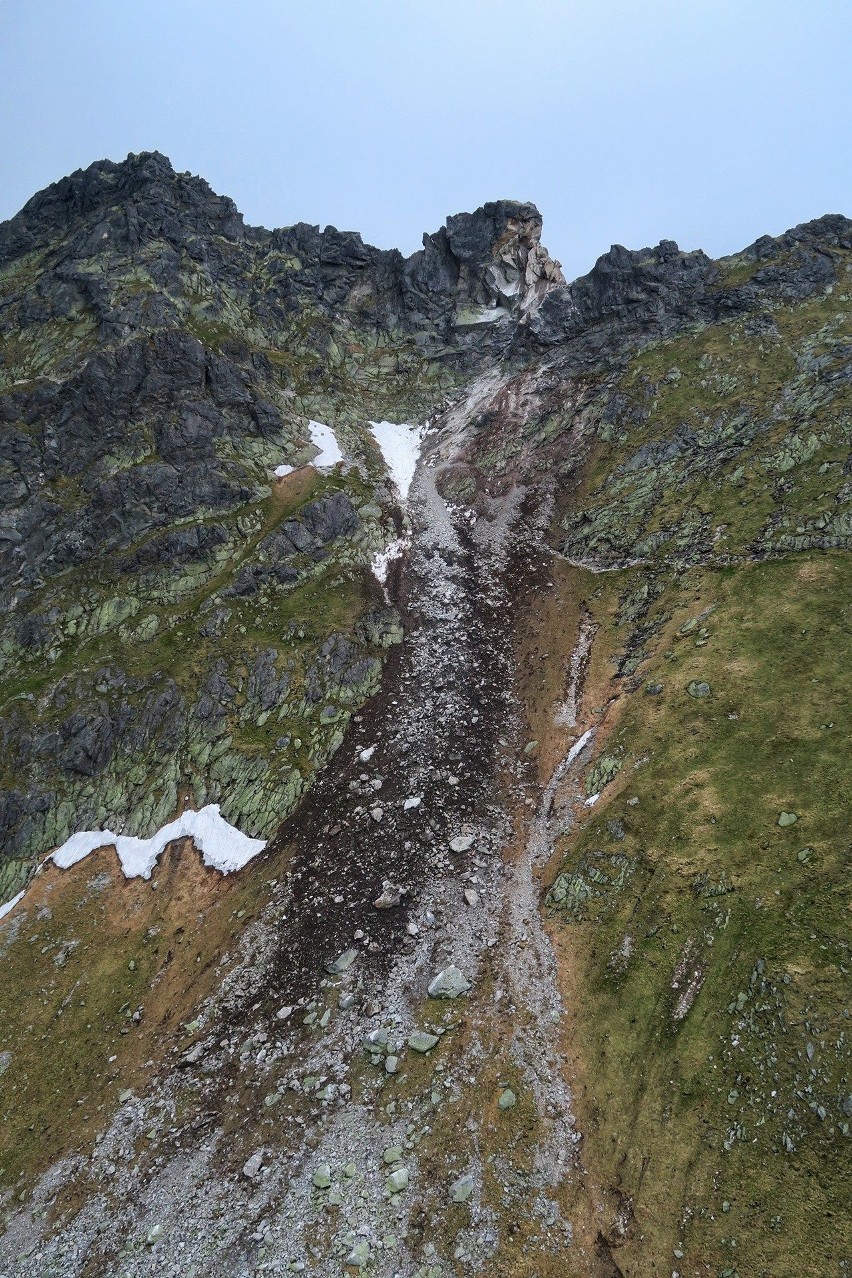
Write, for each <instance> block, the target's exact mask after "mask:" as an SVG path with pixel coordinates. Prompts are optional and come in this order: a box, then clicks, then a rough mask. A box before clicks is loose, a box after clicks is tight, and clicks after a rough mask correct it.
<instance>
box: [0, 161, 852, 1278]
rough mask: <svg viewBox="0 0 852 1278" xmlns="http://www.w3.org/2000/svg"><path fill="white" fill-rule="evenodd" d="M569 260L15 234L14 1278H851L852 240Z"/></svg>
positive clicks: (136, 177)
mask: <svg viewBox="0 0 852 1278" xmlns="http://www.w3.org/2000/svg"><path fill="white" fill-rule="evenodd" d="M540 232H541V219H540V217H539V215H538V213H537V211H536V210H535V208H534V207H533V206H532V205H525V204H518V203H514V202H510V201H500V202H498V203H495V204H490V205H486V206H485V207H484V208H483V209H481V210H478V211H477V212H476V213H474V214H461V215H459V216H457V217H453V218H450V219H449V220H448V222H447V225H446V226H445V227H444V228H443V229H442V230H441V231H440V232H438V233H437V234H436V235H432V236H426V237H424V248H423V250H422V251H421V252H420V253H418V254H415V255H414V256H413V257H412V258H409V259H407V260H405V259H403V258H402V257H401V256H400V255H399V254H397V253H394V252H381V251H379V250H375V249H372V248H369V247H368V246H365V245H364V244H363V243H362V242H361V240H360V238H359V237H358V236H356V235H353V234H350V233H339V232H337V231H335V230H333V229H332V228H327V229H326V230H325V231H324V232H319V231H318V230H317V229H316V228H312V227H307V226H303V225H302V226H297V227H293V228H289V229H287V230H282V231H274V232H267V231H262V230H258V229H255V228H246V227H244V225H243V223H242V220H241V218H240V217H239V214H238V213H237V212H236V210H235V208H234V206H233V205H232V204H231V202H230V201H228V200H225V199H222V198H221V197H218V196H216V195H214V194H213V193H212V192H211V191H210V189H209V188H208V187H207V186H206V184H205V183H203V182H202V181H200V180H199V179H196V178H191V177H189V176H188V175H178V174H175V173H174V172H173V171H172V170H171V168H170V166H169V164H168V162H167V161H166V160H164V159H163V158H162V157H160V156H157V155H142V156H131V157H129V158H128V160H127V161H126V162H125V163H124V164H118V165H114V164H109V163H106V162H104V163H100V164H97V165H93V166H92V167H91V168H90V169H88V170H86V171H85V172H82V173H78V174H75V175H73V176H72V177H71V178H68V179H64V180H63V181H62V182H60V183H58V184H57V185H56V186H54V187H51V188H49V189H48V190H47V191H45V192H42V193H41V194H39V195H37V196H35V197H34V198H33V200H31V201H30V203H29V204H28V205H27V206H26V207H25V209H24V210H22V212H21V213H20V214H19V215H18V216H17V217H16V218H14V219H13V220H12V221H11V222H8V223H6V224H5V225H4V226H3V227H0V278H2V300H0V413H2V423H3V425H2V432H0V441H2V442H0V449H2V469H0V475H2V486H3V487H2V491H3V497H4V502H3V514H2V522H1V523H0V535H2V538H3V553H2V555H0V572H2V574H3V581H4V584H5V588H6V591H7V596H8V598H9V600H10V606H9V607H8V608H7V610H6V612H5V614H4V619H3V621H2V635H0V652H2V662H3V665H2V674H0V679H2V684H1V685H0V724H2V730H3V741H4V751H3V764H2V775H0V831H2V844H0V847H2V861H1V862H0V885H2V889H3V896H4V897H5V898H6V899H11V898H17V899H15V902H14V904H13V905H12V906H11V908H8V910H7V912H6V913H5V916H4V917H3V918H2V920H0V963H2V964H3V967H4V971H5V973H6V976H7V979H6V981H5V982H4V987H3V994H2V997H0V1071H2V1073H0V1088H2V1090H3V1106H2V1110H3V1112H2V1120H3V1121H2V1125H0V1166H1V1167H2V1169H3V1170H2V1175H0V1194H2V1201H3V1205H4V1213H5V1219H6V1228H5V1234H4V1236H3V1238H2V1240H0V1273H2V1274H4V1275H5V1274H9V1275H11V1274H22V1275H42V1274H57V1275H72V1274H74V1275H77V1274H80V1275H83V1274H85V1275H95V1274H110V1275H124V1274H132V1275H136V1274H139V1275H141V1274H153V1273H156V1274H175V1275H177V1274H181V1275H183V1274H196V1275H198V1276H199V1278H200V1275H207V1274H220V1273H221V1274H255V1273H284V1272H311V1273H317V1274H337V1273H341V1272H345V1271H349V1272H356V1271H361V1272H365V1273H373V1274H376V1275H382V1276H384V1275H387V1276H388V1278H390V1276H391V1275H394V1274H417V1275H424V1276H425V1275H428V1278H438V1276H439V1275H443V1274H449V1273H453V1272H456V1273H469V1274H480V1273H483V1274H484V1273H494V1274H499V1275H504V1274H505V1275H509V1274H511V1275H516V1274H517V1275H523V1274H529V1275H532V1274H538V1275H546V1274H553V1275H555V1274H566V1273H567V1274H577V1275H596V1276H601V1278H613V1276H614V1275H618V1274H622V1275H631V1276H634V1275H635V1276H636V1278H639V1276H640V1275H642V1276H643V1278H644V1275H649V1274H666V1275H668V1274H672V1273H677V1274H678V1275H682V1276H683V1278H685V1276H686V1275H693V1274H695V1275H723V1274H724V1275H727V1276H728V1278H731V1276H732V1275H734V1274H740V1275H743V1276H744V1275H745V1274H752V1273H753V1274H765V1275H782V1274H793V1273H796V1274H805V1275H814V1276H816V1275H820V1276H821V1275H825V1274H830V1273H837V1274H842V1273H845V1272H846V1268H848V1267H849V1265H850V1264H852V1226H850V1219H849V1212H848V1203H847V1196H846V1195H845V1192H844V1183H845V1172H846V1167H847V1165H848V1140H849V1132H850V1122H852V1084H850V1078H849V1050H848V1030H847V1019H848V1009H847V1007H846V1006H845V1004H846V1002H847V1000H848V971H849V953H848V901H849V897H848V888H849V884H848V862H849V835H848V830H849V811H848V799H849V792H850V786H849V767H848V733H847V726H846V714H845V712H846V709H847V706H848V697H849V680H848V675H847V667H848V652H849V629H850V618H849V574H850V567H849V564H850V560H849V555H848V552H849V549H850V539H852V514H850V496H852V481H850V451H849V443H850V378H852V360H850V351H852V336H850V309H852V307H850V287H851V286H852V223H850V222H849V221H847V220H846V219H844V218H841V217H826V218H823V219H821V220H820V221H818V222H814V223H810V224H808V225H807V226H804V227H799V228H796V229H795V230H794V231H791V232H789V233H788V234H787V235H785V236H782V237H780V238H779V239H775V240H771V239H768V238H766V239H763V240H760V241H758V242H757V243H756V244H755V245H753V246H752V247H751V248H749V249H747V250H745V251H744V252H743V253H742V254H739V255H737V256H736V257H734V258H730V259H726V260H723V261H721V262H712V261H710V260H709V259H708V258H707V257H706V256H705V255H704V254H703V253H700V252H696V253H683V252H681V251H680V250H679V249H678V248H677V246H676V245H674V244H672V243H670V242H664V243H663V244H661V245H659V246H658V247H657V248H656V249H648V250H643V251H641V252H638V253H636V252H628V251H627V250H625V249H621V248H618V247H616V248H613V249H612V250H611V251H610V253H608V254H606V255H605V256H604V257H603V258H601V259H600V261H599V262H598V264H597V266H596V267H595V269H594V270H593V271H592V272H591V274H590V275H589V276H587V277H585V278H584V279H581V280H578V281H575V282H574V283H573V284H570V285H569V284H566V283H565V282H564V280H563V279H562V276H561V272H560V270H559V267H558V264H556V263H554V262H553V261H552V260H551V259H550V258H549V257H548V256H547V254H546V252H545V250H544V249H543V248H542V247H541V244H540ZM376 422H380V423H386V425H385V426H382V427H380V428H377V427H376V426H375V425H374V424H375V423H376ZM415 458H416V459H417V460H416V468H415V469H414V474H413V478H412V479H411V483H410V487H409V488H408V490H407V492H406V491H405V489H406V485H407V483H408V477H409V476H408V473H407V472H406V473H403V472H404V468H405V465H406V463H407V464H408V465H409V467H410V466H412V465H414V462H415ZM401 467H402V469H401ZM276 471H278V472H279V473H277V474H276ZM210 803H216V804H219V805H220V807H221V812H222V816H223V817H224V818H225V819H226V820H227V822H229V823H230V825H231V826H233V827H237V828H238V830H239V831H242V833H243V834H247V835H250V836H252V837H257V838H260V839H268V843H267V845H266V847H265V849H264V850H262V851H259V852H256V853H255V855H254V856H253V857H252V859H251V860H250V861H248V863H247V864H245V865H244V867H243V868H242V869H239V870H238V871H236V872H233V873H229V874H227V875H223V874H222V873H220V872H219V870H217V869H215V868H211V866H214V865H216V864H217V861H216V859H215V857H213V858H212V859H211V857H209V856H208V855H207V851H206V850H205V860H206V861H207V864H206V865H205V864H202V861H201V859H200V857H199V856H198V853H197V852H196V851H195V850H193V848H192V846H191V842H190V840H189V839H188V838H183V839H181V840H178V841H173V842H172V843H171V844H170V845H169V846H168V847H167V848H166V850H165V851H164V852H163V853H162V854H161V856H160V858H159V861H158V862H157V864H156V865H155V866H154V868H153V871H152V873H151V877H150V878H148V879H146V878H144V877H126V874H124V873H122V864H121V863H120V862H119V860H118V858H117V857H116V854H115V852H114V851H113V850H111V848H109V847H108V846H105V847H102V848H101V849H100V850H97V851H94V852H92V853H91V854H90V855H89V856H87V857H86V858H85V859H82V860H79V861H78V862H77V863H76V864H74V865H72V866H71V868H60V865H59V864H56V863H54V862H53V861H51V860H50V859H49V858H47V859H46V854H48V853H50V852H51V851H52V850H54V849H55V848H57V847H58V846H59V845H60V844H62V843H63V842H64V841H65V840H66V839H68V838H69V836H72V835H73V834H74V833H75V832H78V831H86V830H111V831H116V832H117V833H120V834H129V835H135V836H139V837H140V838H148V837H150V836H152V835H154V834H155V833H156V831H157V830H158V829H159V828H160V827H162V826H164V825H165V823H166V822H168V821H169V820H170V819H171V818H172V817H174V816H175V815H176V814H178V813H180V812H182V811H184V810H190V809H193V808H199V807H201V806H202V805H204V804H210ZM225 830H226V832H225V834H224V836H223V837H224V838H225V839H226V840H227V838H228V837H231V838H232V839H236V838H238V837H239V836H238V835H236V834H234V835H231V836H229V835H228V834H227V827H226V828H225ZM109 837H112V836H106V835H105V836H104V838H105V841H106V840H107V839H108V838H109ZM90 842H91V843H92V844H93V845H96V844H97V843H98V839H97V838H96V837H93V839H92V840H90ZM59 859H60V861H61V862H62V864H65V863H66V862H68V861H70V860H71V859H72V858H71V857H70V856H68V857H65V858H64V860H63V858H61V857H60V858H59ZM220 864H221V862H220ZM125 868H126V864H125ZM226 868H229V867H228V866H226Z"/></svg>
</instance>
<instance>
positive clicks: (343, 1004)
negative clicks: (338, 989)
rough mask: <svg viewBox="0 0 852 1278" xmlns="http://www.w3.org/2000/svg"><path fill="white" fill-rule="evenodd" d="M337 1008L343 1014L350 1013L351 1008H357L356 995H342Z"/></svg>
mask: <svg viewBox="0 0 852 1278" xmlns="http://www.w3.org/2000/svg"><path fill="white" fill-rule="evenodd" d="M337 1006H338V1007H339V1008H340V1010H341V1012H348V1011H349V1009H350V1007H354V1006H355V995H354V994H341V995H340V998H339V999H338V1000H337Z"/></svg>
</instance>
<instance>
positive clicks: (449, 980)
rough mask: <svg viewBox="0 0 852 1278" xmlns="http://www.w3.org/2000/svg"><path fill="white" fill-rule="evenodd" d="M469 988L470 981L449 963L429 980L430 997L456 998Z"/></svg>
mask: <svg viewBox="0 0 852 1278" xmlns="http://www.w3.org/2000/svg"><path fill="white" fill-rule="evenodd" d="M469 989H470V981H469V980H467V978H466V977H465V976H464V975H463V973H462V972H460V971H459V969H458V968H457V967H456V965H455V964H454V963H451V964H450V966H449V967H445V968H444V969H443V971H441V972H439V973H438V975H437V976H435V977H433V978H432V980H431V981H430V982H429V990H428V992H429V997H430V998H458V997H459V995H460V994H466V993H467V991H468V990H469Z"/></svg>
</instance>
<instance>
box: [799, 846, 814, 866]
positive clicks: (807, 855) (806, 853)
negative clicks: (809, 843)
mask: <svg viewBox="0 0 852 1278" xmlns="http://www.w3.org/2000/svg"><path fill="white" fill-rule="evenodd" d="M812 852H813V848H802V849H801V851H800V852H797V853H796V860H797V861H801V863H802V864H803V865H804V863H805V862H806V861H810V859H811V853H812Z"/></svg>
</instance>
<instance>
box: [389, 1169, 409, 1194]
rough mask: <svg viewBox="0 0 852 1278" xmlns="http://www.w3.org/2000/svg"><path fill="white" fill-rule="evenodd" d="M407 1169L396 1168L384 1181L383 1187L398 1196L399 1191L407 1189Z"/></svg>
mask: <svg viewBox="0 0 852 1278" xmlns="http://www.w3.org/2000/svg"><path fill="white" fill-rule="evenodd" d="M408 1180H409V1177H408V1168H407V1167H396V1168H394V1170H393V1171H392V1172H391V1174H390V1176H388V1178H387V1180H386V1181H385V1185H386V1186H387V1188H388V1189H389V1190H390V1192H391V1193H392V1194H398V1193H399V1192H400V1190H403V1189H407V1188H408Z"/></svg>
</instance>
